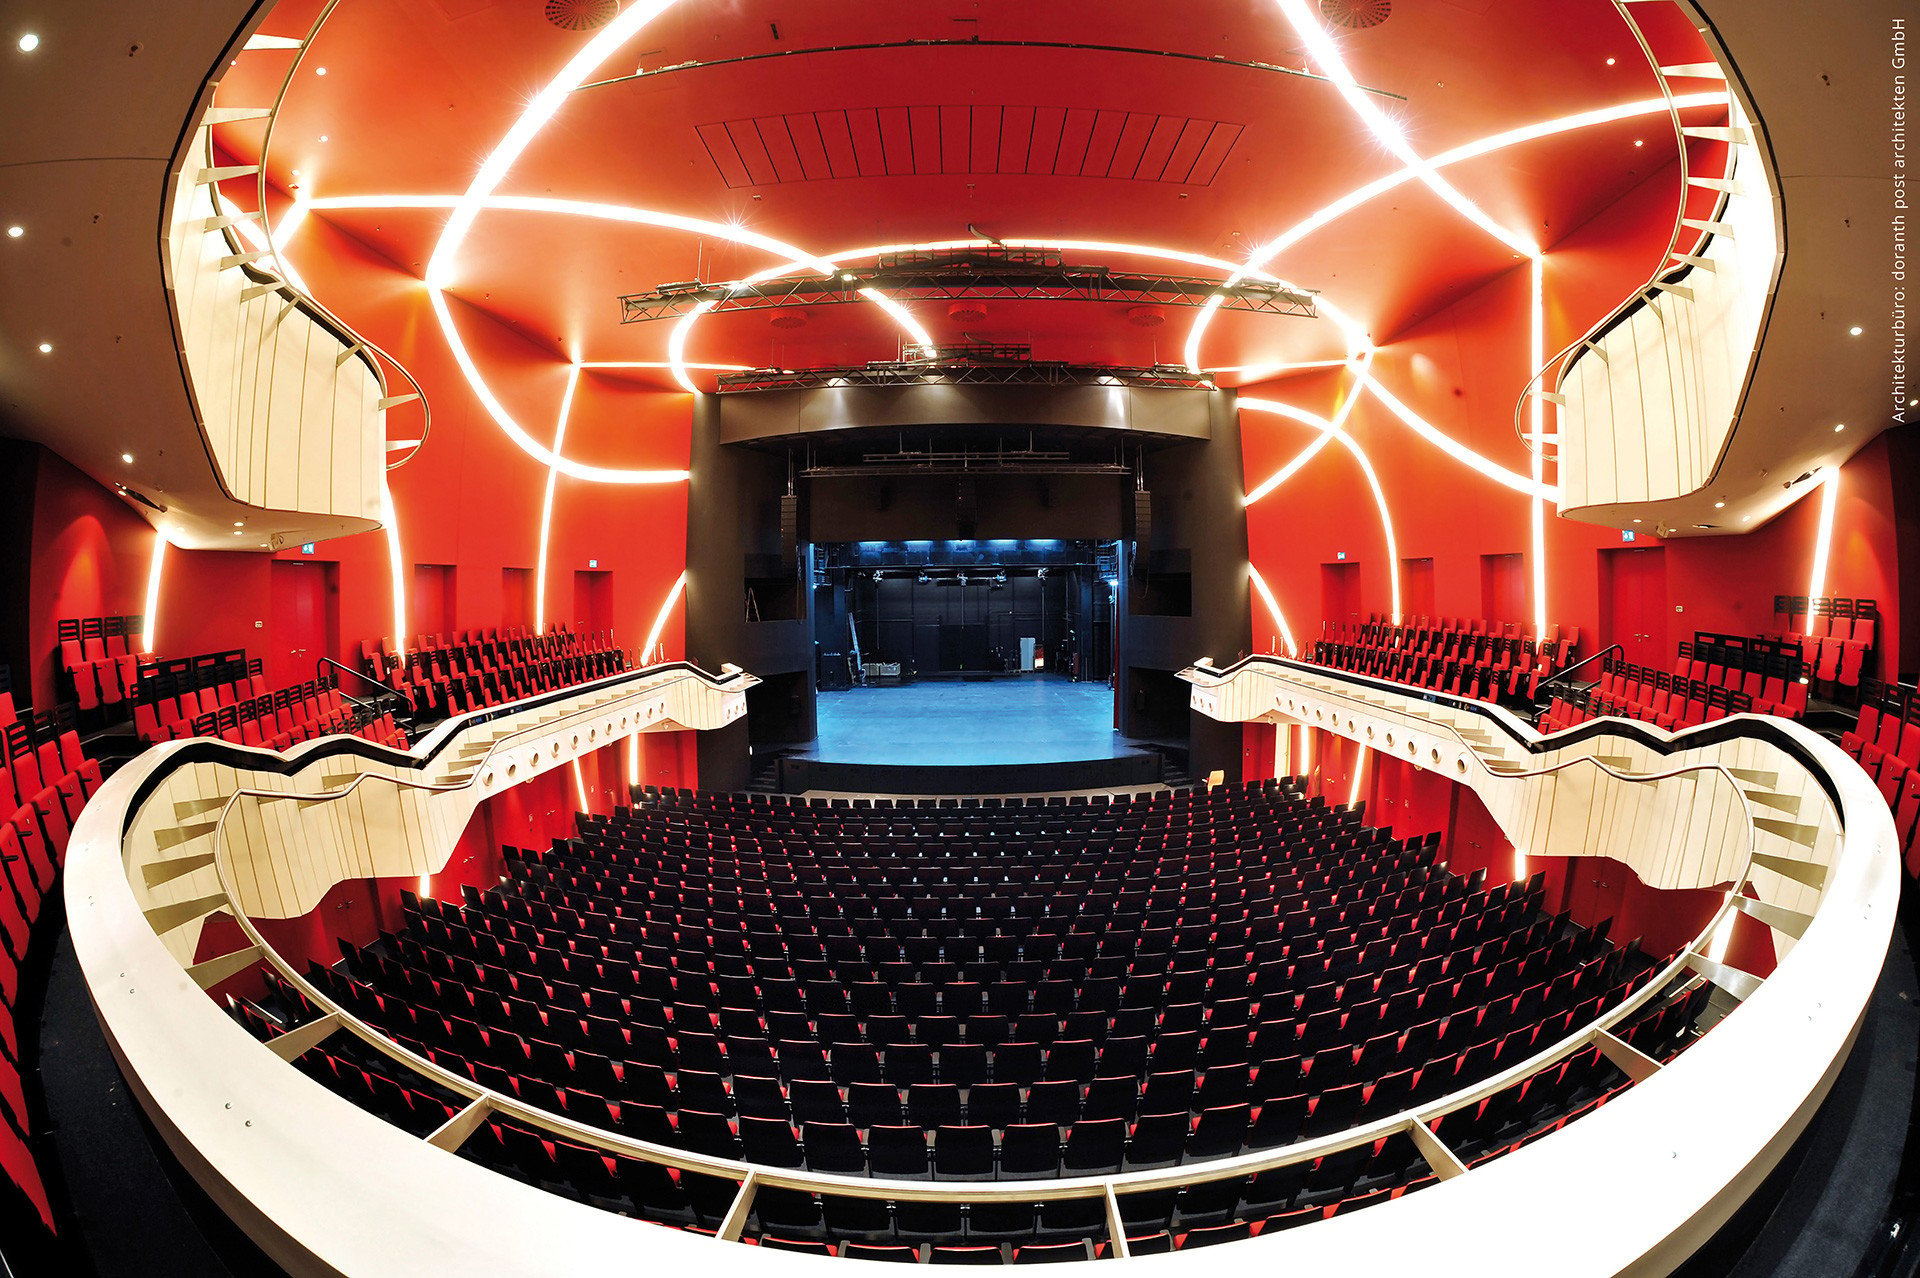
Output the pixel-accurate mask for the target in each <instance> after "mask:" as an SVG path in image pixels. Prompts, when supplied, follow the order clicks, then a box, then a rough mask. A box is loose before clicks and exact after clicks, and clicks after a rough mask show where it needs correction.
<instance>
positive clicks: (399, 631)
mask: <svg viewBox="0 0 1920 1278" xmlns="http://www.w3.org/2000/svg"><path fill="white" fill-rule="evenodd" d="M380 523H381V526H382V527H384V528H385V529H386V533H387V575H388V576H389V577H390V578H391V579H392V584H393V650H394V652H396V653H400V652H405V651H406V648H407V578H406V560H405V559H404V558H402V557H401V554H400V517H399V515H398V514H396V513H395V511H394V506H393V487H392V485H390V484H388V483H387V482H386V480H385V479H384V478H383V479H382V480H381V481H380Z"/></svg>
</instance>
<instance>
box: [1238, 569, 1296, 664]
mask: <svg viewBox="0 0 1920 1278" xmlns="http://www.w3.org/2000/svg"><path fill="white" fill-rule="evenodd" d="M1247 576H1248V577H1249V578H1251V579H1252V581H1253V589H1254V593H1255V594H1257V595H1259V596H1260V602H1262V603H1264V604H1266V605H1267V611H1268V612H1269V613H1271V614H1273V624H1274V625H1276V626H1278V627H1280V642H1281V643H1283V644H1285V645H1286V648H1287V655H1288V656H1289V657H1297V656H1299V655H1300V645H1298V644H1296V643H1295V642H1294V641H1293V631H1292V630H1290V629H1288V628H1287V618H1286V616H1285V614H1283V613H1282V612H1281V611H1280V601H1279V600H1278V599H1275V598H1274V597H1273V588H1272V587H1270V586H1268V585H1267V579H1266V578H1265V577H1262V576H1261V575H1260V570H1259V569H1258V568H1255V567H1254V566H1253V565H1252V564H1251V563H1249V564H1248V565H1247Z"/></svg>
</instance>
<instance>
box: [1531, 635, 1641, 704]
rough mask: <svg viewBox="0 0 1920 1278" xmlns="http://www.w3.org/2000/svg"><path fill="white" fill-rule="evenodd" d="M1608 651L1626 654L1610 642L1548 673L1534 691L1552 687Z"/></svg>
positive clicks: (1623, 649) (1625, 651)
mask: <svg viewBox="0 0 1920 1278" xmlns="http://www.w3.org/2000/svg"><path fill="white" fill-rule="evenodd" d="M1610 652H1617V653H1619V654H1620V655H1621V656H1623V657H1624V656H1626V655H1627V650H1626V649H1625V648H1622V647H1621V646H1620V645H1619V644H1617V643H1610V644H1608V645H1607V646H1606V647H1604V648H1602V649H1601V650H1600V651H1598V652H1596V653H1594V654H1593V655H1592V656H1591V657H1582V658H1580V660H1578V661H1576V662H1574V663H1573V664H1572V665H1570V666H1568V667H1567V668H1566V669H1565V670H1562V671H1560V673H1558V674H1555V675H1549V676H1548V677H1547V678H1545V679H1542V680H1541V681H1540V687H1539V688H1536V689H1534V691H1535V693H1538V692H1540V691H1541V690H1542V689H1545V688H1550V687H1552V686H1553V685H1554V684H1556V683H1559V682H1560V681H1561V680H1562V679H1564V678H1566V677H1567V676H1568V675H1570V674H1572V673H1573V672H1574V671H1576V670H1578V669H1579V668H1580V667H1581V666H1584V665H1587V664H1588V663H1590V662H1594V661H1598V660H1600V658H1602V657H1604V656H1606V655H1607V654H1608V653H1610Z"/></svg>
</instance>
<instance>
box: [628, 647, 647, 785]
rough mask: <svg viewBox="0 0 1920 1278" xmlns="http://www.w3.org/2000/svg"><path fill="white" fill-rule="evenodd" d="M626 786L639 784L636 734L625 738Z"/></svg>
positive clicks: (644, 658) (637, 735) (637, 736)
mask: <svg viewBox="0 0 1920 1278" xmlns="http://www.w3.org/2000/svg"><path fill="white" fill-rule="evenodd" d="M641 661H642V663H643V664H644V663H645V661H646V654H644V653H642V654H641ZM627 784H628V785H639V784H640V734H639V733H638V732H635V733H634V734H633V735H632V736H630V737H628V738H627Z"/></svg>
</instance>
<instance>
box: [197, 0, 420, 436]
mask: <svg viewBox="0 0 1920 1278" xmlns="http://www.w3.org/2000/svg"><path fill="white" fill-rule="evenodd" d="M339 3H340V0H327V3H326V5H325V6H324V7H323V8H322V9H321V11H320V14H319V16H318V17H316V18H315V19H314V21H313V26H312V27H310V28H309V29H308V31H307V34H306V35H305V36H304V37H303V38H302V39H301V41H300V44H299V47H297V48H295V49H294V50H293V59H292V62H291V63H290V65H289V66H288V67H287V73H286V75H285V76H284V77H282V78H281V81H280V90H279V92H278V93H276V94H275V95H274V99H273V106H272V107H271V108H270V109H269V110H268V112H267V123H266V126H265V128H264V130H263V131H262V133H261V136H260V171H259V173H258V174H256V175H255V183H256V194H255V205H256V207H257V208H258V209H259V210H260V234H261V237H262V238H263V239H264V240H265V241H266V245H267V255H268V257H269V258H270V259H271V260H272V261H274V262H275V263H281V262H282V261H283V259H282V258H281V256H280V246H279V245H277V244H275V243H274V239H273V216H272V208H271V205H269V204H268V202H267V156H268V154H269V152H270V150H271V148H272V146H273V130H274V126H275V125H276V124H277V123H279V120H280V108H281V107H282V106H283V105H285V103H286V100H287V93H288V91H289V90H291V89H292V87H293V79H294V76H296V75H298V74H299V71H300V65H301V63H302V62H304V61H305V60H306V56H307V50H308V49H310V48H311V47H312V46H313V41H314V38H315V37H316V36H318V35H319V34H320V28H321V27H322V26H324V25H325V24H326V21H327V19H328V18H329V17H331V16H332V15H333V11H334V9H335V8H336V7H338V5H339ZM208 144H209V146H211V144H212V132H211V130H209V131H208ZM210 189H212V190H213V192H214V196H213V198H214V212H215V213H218V212H219V211H220V209H219V198H220V197H219V189H218V186H217V185H215V186H213V187H212V188H210ZM226 234H227V241H228V243H229V244H234V245H235V247H236V248H237V247H238V244H237V241H235V239H234V236H233V232H232V229H231V228H228V229H227V232H226ZM262 274H264V272H262ZM267 278H268V279H270V280H272V282H274V283H277V284H279V285H280V286H281V287H282V288H283V289H284V290H285V291H286V293H287V294H289V295H291V297H292V298H293V300H294V301H295V302H296V304H299V305H300V306H301V308H302V309H303V310H306V311H308V312H309V313H310V314H312V315H313V316H314V318H317V319H320V320H322V321H323V322H324V323H325V325H326V327H328V328H332V329H334V330H336V331H337V332H339V333H344V334H345V335H346V337H347V343H346V344H347V346H348V347H349V348H350V349H351V350H352V351H353V353H355V354H356V355H358V356H359V357H360V358H361V359H362V360H363V361H364V362H365V363H366V364H367V366H368V367H369V368H371V369H372V370H373V374H374V378H375V379H376V380H377V381H378V382H379V383H380V393H381V395H382V396H383V397H387V398H390V397H391V387H390V386H389V384H388V381H387V375H386V370H385V369H384V368H382V367H381V364H380V361H381V360H385V361H386V362H387V363H389V364H391V365H393V367H394V368H395V369H396V370H398V371H399V373H400V376H402V377H404V378H406V379H407V384H408V385H409V386H411V387H413V393H414V394H415V395H416V396H418V397H419V401H420V412H421V424H420V438H419V440H418V441H416V442H415V443H414V446H413V447H412V448H411V449H409V450H408V452H407V454H406V456H404V457H402V458H401V459H400V460H399V461H388V460H387V459H386V458H385V457H382V459H381V464H382V468H383V469H385V470H389V471H392V470H398V469H400V467H402V466H404V465H406V464H407V463H408V462H410V461H412V460H413V459H414V458H415V457H417V456H419V454H420V450H421V449H422V448H425V447H426V444H427V438H428V436H430V435H431V434H432V433H433V405H432V402H431V401H429V400H428V398H427V392H426V388H425V387H423V386H421V385H420V381H419V379H418V378H416V377H415V376H414V375H413V373H412V371H411V370H409V369H408V368H407V366H406V365H405V364H402V363H401V362H400V361H399V359H397V358H396V357H395V356H394V354H393V353H392V352H391V351H389V350H387V349H386V348H384V347H382V346H380V345H379V344H378V343H376V342H373V341H371V340H369V339H368V338H367V337H366V335H365V334H363V333H361V332H359V331H358V330H357V329H355V328H354V327H353V326H352V325H351V324H348V323H347V322H346V321H345V320H343V319H341V318H340V317H339V316H338V315H335V314H334V313H333V311H332V310H330V309H329V308H328V307H326V306H325V305H324V304H322V303H321V302H320V301H319V300H317V299H316V298H314V297H313V296H312V295H310V294H308V293H305V292H303V291H301V290H300V289H297V288H295V287H294V286H293V284H292V283H291V282H290V281H289V280H288V278H287V276H286V272H285V270H284V269H283V270H282V272H281V274H280V275H279V276H277V277H276V276H268V277H267ZM376 356H377V357H378V358H374V357H376ZM384 445H385V440H384V439H383V440H382V446H383V447H384Z"/></svg>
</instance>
